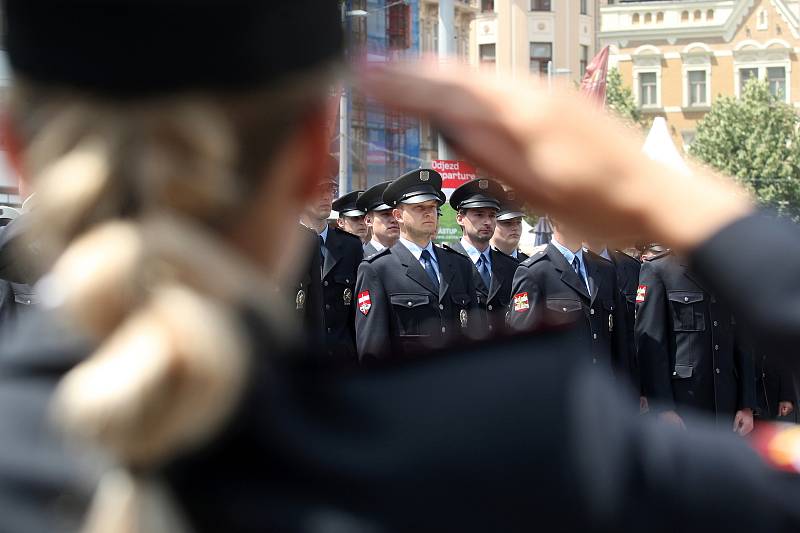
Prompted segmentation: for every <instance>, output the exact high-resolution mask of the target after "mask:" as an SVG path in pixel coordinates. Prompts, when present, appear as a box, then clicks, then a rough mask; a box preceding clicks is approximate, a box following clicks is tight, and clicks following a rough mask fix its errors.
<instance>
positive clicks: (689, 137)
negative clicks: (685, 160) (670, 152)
mask: <svg viewBox="0 0 800 533" xmlns="http://www.w3.org/2000/svg"><path fill="white" fill-rule="evenodd" d="M694 136H695V132H694V131H693V130H686V131H682V132H681V139H682V140H683V151H684V152H686V153H687V154H688V153H689V149H690V148H691V147H692V143H693V142H694Z"/></svg>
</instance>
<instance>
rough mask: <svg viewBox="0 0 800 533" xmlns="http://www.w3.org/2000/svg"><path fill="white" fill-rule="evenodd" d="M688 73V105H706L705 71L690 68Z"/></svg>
mask: <svg viewBox="0 0 800 533" xmlns="http://www.w3.org/2000/svg"><path fill="white" fill-rule="evenodd" d="M688 74H689V76H688V79H689V87H688V89H689V105H690V106H699V105H708V100H707V99H706V83H707V80H706V71H705V70H690V71H689V73H688Z"/></svg>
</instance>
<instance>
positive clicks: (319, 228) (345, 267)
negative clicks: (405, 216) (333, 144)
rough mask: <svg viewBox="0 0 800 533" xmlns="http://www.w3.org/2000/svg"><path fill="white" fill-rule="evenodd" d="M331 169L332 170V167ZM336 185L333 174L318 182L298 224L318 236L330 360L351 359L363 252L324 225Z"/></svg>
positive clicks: (358, 241) (355, 240)
mask: <svg viewBox="0 0 800 533" xmlns="http://www.w3.org/2000/svg"><path fill="white" fill-rule="evenodd" d="M331 168H335V167H334V166H333V165H331ZM336 184H337V181H336V178H335V174H334V173H331V174H330V175H329V177H327V178H324V179H323V180H321V182H320V185H319V187H318V190H317V193H316V194H315V195H314V197H313V198H312V200H311V201H310V202H309V203H308V204H307V205H306V208H305V211H304V212H303V215H302V218H301V221H302V222H303V224H304V225H305V226H307V227H309V228H311V229H312V230H314V231H315V232H316V233H317V246H316V247H315V250H314V253H316V254H317V256H318V259H315V261H318V264H319V265H320V266H321V268H320V282H321V283H322V302H321V304H322V314H323V317H324V327H325V342H324V345H325V353H327V355H328V356H329V357H336V358H345V359H354V358H355V356H356V345H355V325H354V318H353V315H354V309H355V307H354V301H353V291H354V289H355V283H356V275H357V273H358V264H359V263H360V262H361V259H362V258H363V257H364V249H363V247H362V244H361V239H359V238H358V237H356V236H355V235H353V234H351V233H348V232H346V231H344V230H342V229H339V228H335V227H331V226H329V225H328V223H327V220H328V216H330V214H331V208H332V204H333V196H334V195H335V191H336ZM312 279H313V278H312Z"/></svg>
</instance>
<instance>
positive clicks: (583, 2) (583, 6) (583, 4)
mask: <svg viewBox="0 0 800 533" xmlns="http://www.w3.org/2000/svg"><path fill="white" fill-rule="evenodd" d="M586 4H587V2H586V0H581V15H586V14H588V10H587V6H586Z"/></svg>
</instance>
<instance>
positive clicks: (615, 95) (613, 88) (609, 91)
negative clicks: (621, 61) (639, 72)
mask: <svg viewBox="0 0 800 533" xmlns="http://www.w3.org/2000/svg"><path fill="white" fill-rule="evenodd" d="M606 107H608V108H609V109H612V110H613V111H614V113H616V114H617V115H618V116H619V117H621V118H622V119H623V120H625V121H627V122H631V123H633V124H638V125H642V112H641V110H640V109H639V106H637V105H636V101H634V99H633V93H632V92H631V90H630V88H629V87H626V86H625V85H624V84H623V83H622V75H621V74H620V73H619V70H618V69H616V68H612V69H610V70H609V71H608V76H607V77H606Z"/></svg>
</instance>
